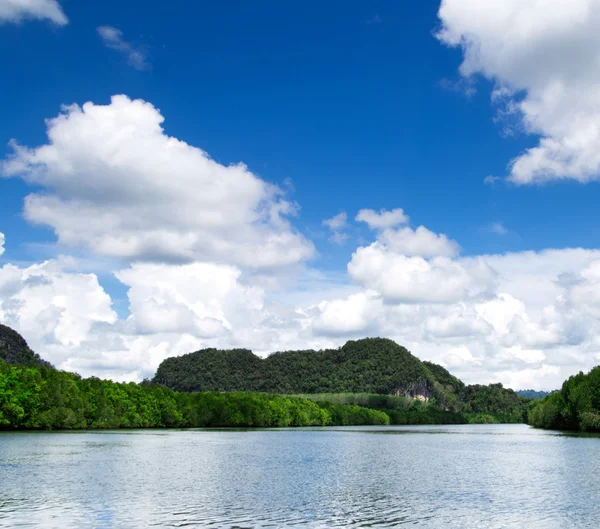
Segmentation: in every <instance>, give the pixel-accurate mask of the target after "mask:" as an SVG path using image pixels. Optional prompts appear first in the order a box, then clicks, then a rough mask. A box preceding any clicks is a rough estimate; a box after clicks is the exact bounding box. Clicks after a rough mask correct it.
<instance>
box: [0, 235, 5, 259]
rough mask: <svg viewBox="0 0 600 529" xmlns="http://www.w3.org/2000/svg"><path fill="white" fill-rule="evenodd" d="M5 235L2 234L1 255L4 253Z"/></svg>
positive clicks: (0, 236)
mask: <svg viewBox="0 0 600 529" xmlns="http://www.w3.org/2000/svg"><path fill="white" fill-rule="evenodd" d="M4 242H5V239H4V233H2V232H0V255H2V254H3V253H4Z"/></svg>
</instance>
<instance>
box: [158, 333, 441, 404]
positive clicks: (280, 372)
mask: <svg viewBox="0 0 600 529" xmlns="http://www.w3.org/2000/svg"><path fill="white" fill-rule="evenodd" d="M154 381H155V382H157V383H160V384H164V385H166V386H168V387H170V388H171V389H175V390H178V391H237V390H240V389H245V390H248V391H263V392H269V393H286V394H291V393H381V394H395V393H397V394H406V395H415V394H424V395H425V396H427V397H429V396H432V395H433V383H434V382H435V379H434V377H433V376H432V374H431V373H430V371H429V370H428V369H427V368H426V367H425V366H424V365H423V363H422V362H421V361H420V360H419V359H418V358H416V357H414V356H413V355H412V354H410V353H409V352H408V351H407V350H406V349H405V348H404V347H400V346H399V345H398V344H396V343H394V342H393V341H391V340H385V339H381V338H367V339H364V340H358V341H349V342H347V343H346V344H345V345H344V346H343V347H340V348H339V349H327V350H324V351H313V350H307V351H287V352H280V353H274V354H272V355H270V356H268V357H267V358H265V359H260V358H259V357H257V356H255V355H254V354H252V352H250V351H248V350H245V349H236V350H231V351H218V350H216V349H204V350H201V351H197V352H195V353H190V354H187V355H183V356H179V357H175V358H168V359H166V360H165V361H164V362H162V363H161V365H160V366H159V368H158V370H157V372H156V376H155V377H154Z"/></svg>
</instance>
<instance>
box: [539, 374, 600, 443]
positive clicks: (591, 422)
mask: <svg viewBox="0 0 600 529" xmlns="http://www.w3.org/2000/svg"><path fill="white" fill-rule="evenodd" d="M534 402H536V404H535V405H534V406H532V409H531V411H530V412H529V415H528V417H529V424H531V425H532V426H535V427H536V428H549V429H556V430H580V431H588V432H600V366H598V367H595V368H594V369H592V370H591V371H590V372H589V373H588V374H584V373H579V374H577V375H574V376H572V377H570V378H569V379H568V380H566V381H565V382H564V384H563V386H562V388H561V390H560V391H556V392H554V393H552V394H551V395H549V396H547V397H545V398H544V399H543V400H541V401H539V402H538V401H534Z"/></svg>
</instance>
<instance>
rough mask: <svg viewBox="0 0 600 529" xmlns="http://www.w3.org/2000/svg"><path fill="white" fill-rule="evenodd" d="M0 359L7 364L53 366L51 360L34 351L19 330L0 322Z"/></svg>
mask: <svg viewBox="0 0 600 529" xmlns="http://www.w3.org/2000/svg"><path fill="white" fill-rule="evenodd" d="M0 359H2V360H4V361H5V362H6V363H7V364H13V365H24V366H30V367H42V366H44V367H51V365H50V363H49V362H46V361H45V360H42V359H41V358H40V356H39V355H38V354H36V353H34V352H33V351H32V350H31V349H30V348H29V346H28V345H27V342H26V341H25V338H23V337H22V336H21V335H20V334H19V333H18V332H17V331H15V330H13V329H11V328H10V327H7V326H6V325H2V324H1V323H0Z"/></svg>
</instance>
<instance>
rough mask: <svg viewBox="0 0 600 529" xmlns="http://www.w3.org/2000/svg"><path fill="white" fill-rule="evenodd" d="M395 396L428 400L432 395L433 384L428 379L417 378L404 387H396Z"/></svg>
mask: <svg viewBox="0 0 600 529" xmlns="http://www.w3.org/2000/svg"><path fill="white" fill-rule="evenodd" d="M394 394H395V395H396V396H397V397H402V396H404V397H410V398H411V399H416V400H422V401H428V400H429V399H430V398H432V397H433V396H434V395H433V386H432V384H431V382H429V381H428V380H419V381H417V382H413V383H412V384H409V385H407V386H405V387H402V388H398V389H397V390H396V391H395V393H394Z"/></svg>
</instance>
